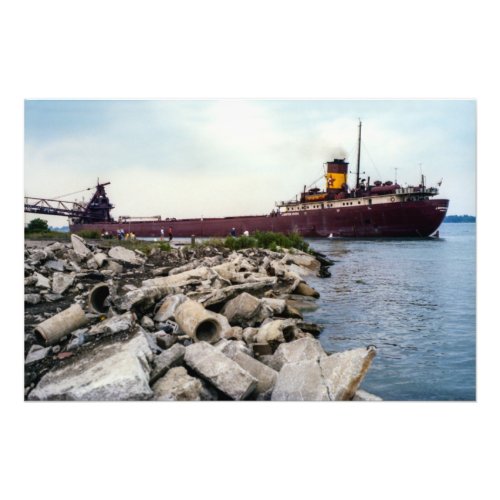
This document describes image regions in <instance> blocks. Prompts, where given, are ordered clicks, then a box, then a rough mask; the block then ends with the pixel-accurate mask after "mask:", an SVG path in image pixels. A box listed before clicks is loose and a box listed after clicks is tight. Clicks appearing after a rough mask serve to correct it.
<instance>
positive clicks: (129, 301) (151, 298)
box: [113, 286, 173, 311]
mask: <svg viewBox="0 0 500 500" xmlns="http://www.w3.org/2000/svg"><path fill="white" fill-rule="evenodd" d="M170 291H173V290H170ZM168 293H169V290H167V289H165V288H159V287H157V286H150V287H142V288H136V289H134V290H130V291H129V292H127V293H126V294H125V295H119V296H114V297H113V303H114V304H115V306H116V307H117V308H118V309H120V310H121V311H130V310H131V309H134V308H136V307H139V306H140V307H141V308H143V309H146V308H148V307H150V306H152V305H153V304H154V303H155V302H157V301H158V300H160V299H161V298H163V297H164V296H165V295H167V294H168Z"/></svg>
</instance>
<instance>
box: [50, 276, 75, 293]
mask: <svg viewBox="0 0 500 500" xmlns="http://www.w3.org/2000/svg"><path fill="white" fill-rule="evenodd" d="M74 282H75V274H73V273H60V272H55V273H54V274H53V275H52V291H53V292H54V293H59V294H63V293H64V292H65V291H66V290H67V289H68V288H70V287H71V286H72V285H73V283H74Z"/></svg>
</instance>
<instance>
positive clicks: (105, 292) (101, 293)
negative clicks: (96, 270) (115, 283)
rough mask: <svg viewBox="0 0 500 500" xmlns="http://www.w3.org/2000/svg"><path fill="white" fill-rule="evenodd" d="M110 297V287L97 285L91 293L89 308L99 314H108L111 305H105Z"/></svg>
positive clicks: (102, 284) (101, 284)
mask: <svg viewBox="0 0 500 500" xmlns="http://www.w3.org/2000/svg"><path fill="white" fill-rule="evenodd" d="M108 296H109V286H108V285H105V284H104V283H100V284H99V285H96V286H95V287H94V288H92V290H90V293H89V308H90V309H91V310H92V311H94V312H96V313H99V314H102V313H106V312H107V310H108V309H109V305H107V304H106V303H105V301H106V299H107V297H108Z"/></svg>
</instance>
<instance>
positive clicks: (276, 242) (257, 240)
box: [224, 231, 309, 252]
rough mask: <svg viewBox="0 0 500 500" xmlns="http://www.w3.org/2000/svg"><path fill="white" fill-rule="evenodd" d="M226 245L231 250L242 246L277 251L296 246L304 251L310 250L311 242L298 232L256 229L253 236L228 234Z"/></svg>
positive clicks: (239, 248)
mask: <svg viewBox="0 0 500 500" xmlns="http://www.w3.org/2000/svg"><path fill="white" fill-rule="evenodd" d="M224 246H225V247H226V248H229V249H230V250H241V249H242V248H266V249H268V250H272V251H273V252H276V251H277V250H279V247H281V248H296V249H297V250H301V251H303V252H308V251H309V244H308V243H307V242H305V241H304V238H302V236H300V234H298V233H291V234H288V235H285V234H282V233H273V232H271V231H256V232H254V233H252V235H251V236H238V237H234V236H228V237H227V238H226V239H225V240H224Z"/></svg>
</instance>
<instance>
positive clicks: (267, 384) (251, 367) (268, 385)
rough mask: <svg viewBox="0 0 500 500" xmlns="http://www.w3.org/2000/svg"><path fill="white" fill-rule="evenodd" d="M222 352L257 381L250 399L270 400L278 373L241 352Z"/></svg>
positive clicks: (227, 350)
mask: <svg viewBox="0 0 500 500" xmlns="http://www.w3.org/2000/svg"><path fill="white" fill-rule="evenodd" d="M223 352H224V353H225V354H226V355H227V356H228V357H230V358H231V359H232V360H233V361H236V363H238V364H239V365H240V366H241V368H243V370H245V371H246V372H248V373H249V374H250V375H252V377H254V378H255V379H256V380H257V385H256V386H255V389H254V390H253V392H252V398H253V397H255V399H257V400H258V401H261V400H262V401H265V400H269V399H271V393H272V391H273V388H274V385H275V383H276V379H277V377H278V372H276V371H275V370H273V369H271V368H270V367H269V366H266V365H265V364H264V363H261V362H260V361H258V360H256V359H255V358H253V357H252V356H249V355H248V354H245V353H244V352H242V351H237V350H236V351H231V350H229V349H224V351H223Z"/></svg>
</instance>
